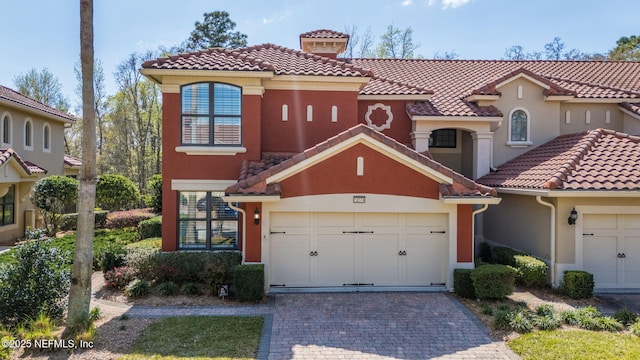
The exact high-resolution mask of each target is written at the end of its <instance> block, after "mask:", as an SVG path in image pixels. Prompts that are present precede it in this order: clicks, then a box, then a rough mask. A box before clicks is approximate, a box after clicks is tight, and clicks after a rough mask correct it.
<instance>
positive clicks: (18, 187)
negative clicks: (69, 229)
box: [0, 86, 75, 245]
mask: <svg viewBox="0 0 640 360" xmlns="http://www.w3.org/2000/svg"><path fill="white" fill-rule="evenodd" d="M74 121H75V119H74V118H73V117H72V116H71V115H69V114H67V113H65V112H62V111H59V110H56V109H53V108H51V107H49V106H46V105H44V104H42V103H40V102H38V101H36V100H34V99H31V98H29V97H27V96H25V95H23V94H21V93H19V92H17V91H14V90H11V89H9V88H7V87H4V86H0V215H1V216H0V244H3V245H10V244H13V242H14V241H15V240H16V239H18V238H22V237H23V236H24V231H25V229H26V228H27V227H31V228H34V227H35V226H36V224H37V222H36V221H37V218H38V214H37V211H36V210H35V207H34V205H33V204H32V203H31V200H30V199H29V197H30V195H31V191H32V190H33V187H34V186H35V183H36V181H37V180H38V179H40V178H41V177H43V176H45V175H47V174H48V175H63V174H65V173H66V172H67V171H68V170H67V169H66V168H67V166H66V165H65V162H64V156H65V155H64V127H65V125H66V124H70V123H73V122H74Z"/></svg>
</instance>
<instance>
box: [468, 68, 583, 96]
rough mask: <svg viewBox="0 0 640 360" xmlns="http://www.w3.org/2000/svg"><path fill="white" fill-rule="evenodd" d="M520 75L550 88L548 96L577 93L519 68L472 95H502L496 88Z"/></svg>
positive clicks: (547, 92) (472, 92) (547, 91)
mask: <svg viewBox="0 0 640 360" xmlns="http://www.w3.org/2000/svg"><path fill="white" fill-rule="evenodd" d="M519 75H526V76H528V77H530V78H532V79H534V80H536V81H539V82H541V83H543V84H545V85H547V86H549V89H547V90H546V93H545V94H547V95H570V96H573V95H575V94H576V93H575V92H573V91H570V90H567V89H564V88H562V87H560V86H558V85H557V84H554V83H553V82H551V81H549V79H546V78H544V77H542V76H540V75H537V74H534V73H533V72H531V71H529V70H527V69H525V68H518V69H516V70H514V71H512V72H510V73H508V74H506V75H504V76H502V77H500V78H498V79H495V80H493V81H492V82H490V83H488V84H486V85H484V86H481V87H479V88H477V89H475V90H473V91H471V94H473V95H502V94H501V93H500V92H499V91H498V90H497V89H496V86H498V84H501V83H503V82H505V81H507V80H509V79H512V78H514V77H517V76H519Z"/></svg>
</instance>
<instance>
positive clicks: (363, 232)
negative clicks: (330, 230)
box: [342, 231, 373, 234]
mask: <svg viewBox="0 0 640 360" xmlns="http://www.w3.org/2000/svg"><path fill="white" fill-rule="evenodd" d="M342 233H343V234H373V231H343V232H342Z"/></svg>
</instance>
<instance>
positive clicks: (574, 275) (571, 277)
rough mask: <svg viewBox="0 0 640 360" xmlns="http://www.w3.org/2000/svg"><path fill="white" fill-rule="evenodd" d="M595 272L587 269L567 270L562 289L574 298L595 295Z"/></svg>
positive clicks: (586, 297) (585, 297)
mask: <svg viewBox="0 0 640 360" xmlns="http://www.w3.org/2000/svg"><path fill="white" fill-rule="evenodd" d="M593 287H594V282H593V274H591V273H588V272H586V271H579V270H567V271H565V272H564V279H563V280H562V284H561V285H560V288H561V291H562V292H563V293H564V294H566V295H567V296H569V297H570V298H572V299H588V298H591V297H593Z"/></svg>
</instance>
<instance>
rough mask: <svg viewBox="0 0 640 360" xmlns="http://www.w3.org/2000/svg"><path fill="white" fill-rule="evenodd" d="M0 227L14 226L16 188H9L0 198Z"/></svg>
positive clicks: (12, 186)
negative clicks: (0, 212)
mask: <svg viewBox="0 0 640 360" xmlns="http://www.w3.org/2000/svg"><path fill="white" fill-rule="evenodd" d="M0 211H2V217H0V226H5V225H11V224H15V222H16V218H15V213H16V186H15V185H11V186H9V191H8V192H7V194H6V195H5V196H3V197H1V198H0Z"/></svg>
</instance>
